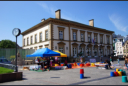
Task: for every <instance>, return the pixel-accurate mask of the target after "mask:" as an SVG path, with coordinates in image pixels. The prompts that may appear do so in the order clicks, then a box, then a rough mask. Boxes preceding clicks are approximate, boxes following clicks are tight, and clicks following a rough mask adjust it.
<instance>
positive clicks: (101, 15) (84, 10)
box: [0, 1, 128, 46]
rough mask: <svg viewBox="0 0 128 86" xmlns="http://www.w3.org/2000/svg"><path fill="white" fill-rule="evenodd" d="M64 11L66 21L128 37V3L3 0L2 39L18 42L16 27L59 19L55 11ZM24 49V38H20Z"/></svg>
mask: <svg viewBox="0 0 128 86" xmlns="http://www.w3.org/2000/svg"><path fill="white" fill-rule="evenodd" d="M58 9H61V17H62V18H64V19H68V20H72V21H77V22H80V23H83V24H87V25H88V24H89V20H90V19H94V26H95V27H100V28H103V29H107V30H111V31H115V33H116V34H120V35H122V36H126V35H128V34H127V32H128V1H0V40H5V39H9V40H12V41H15V37H14V36H13V35H12V30H13V29H14V28H20V29H21V32H23V31H25V30H27V29H29V28H31V27H32V26H34V25H36V24H38V23H40V22H41V19H43V18H45V19H48V18H50V17H51V18H55V11H56V10H58ZM18 44H19V45H20V46H22V35H20V36H19V37H18Z"/></svg>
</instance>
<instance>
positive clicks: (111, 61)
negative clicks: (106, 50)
mask: <svg viewBox="0 0 128 86" xmlns="http://www.w3.org/2000/svg"><path fill="white" fill-rule="evenodd" d="M110 63H111V65H112V64H113V63H112V57H111V56H110Z"/></svg>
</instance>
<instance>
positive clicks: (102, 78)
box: [69, 76, 111, 85]
mask: <svg viewBox="0 0 128 86" xmlns="http://www.w3.org/2000/svg"><path fill="white" fill-rule="evenodd" d="M107 78H111V77H110V76H108V77H103V78H98V79H92V80H87V81H82V82H77V83H72V84H69V85H78V84H83V83H87V82H93V81H98V80H102V79H107Z"/></svg>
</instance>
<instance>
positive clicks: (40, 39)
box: [40, 32, 42, 42]
mask: <svg viewBox="0 0 128 86" xmlns="http://www.w3.org/2000/svg"><path fill="white" fill-rule="evenodd" d="M41 41H42V32H41V33H40V42H41Z"/></svg>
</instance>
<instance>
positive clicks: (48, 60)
mask: <svg viewBox="0 0 128 86" xmlns="http://www.w3.org/2000/svg"><path fill="white" fill-rule="evenodd" d="M47 68H48V69H49V70H48V71H50V59H49V58H48V59H47Z"/></svg>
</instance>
